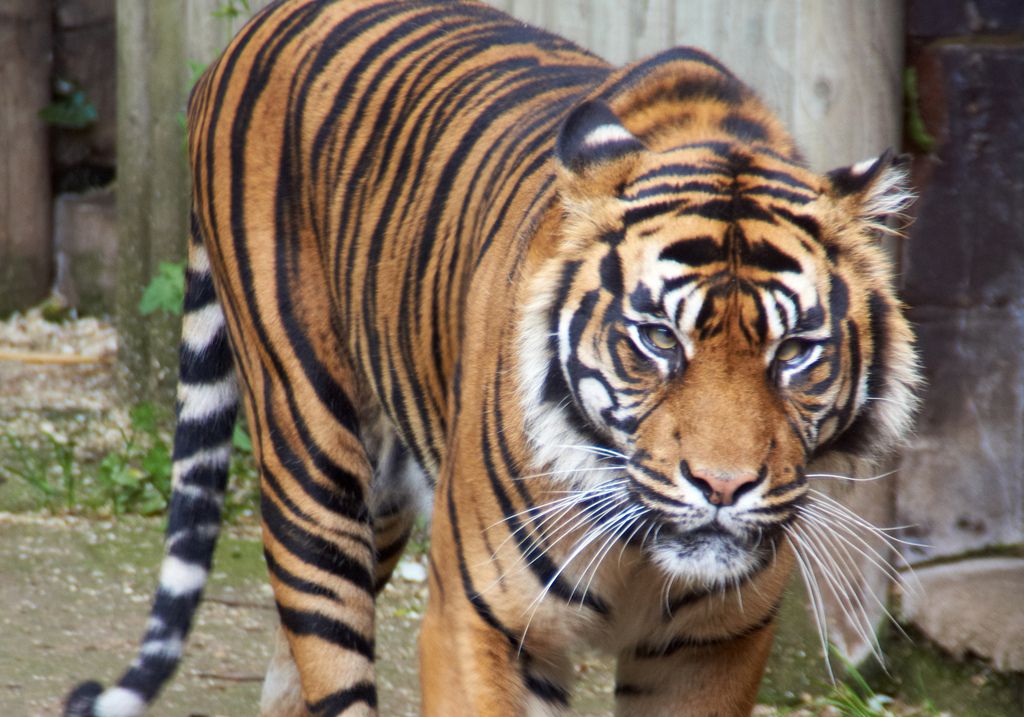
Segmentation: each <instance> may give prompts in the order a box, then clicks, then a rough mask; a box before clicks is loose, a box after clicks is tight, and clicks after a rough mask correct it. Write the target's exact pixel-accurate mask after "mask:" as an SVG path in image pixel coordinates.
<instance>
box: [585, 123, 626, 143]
mask: <svg viewBox="0 0 1024 717" xmlns="http://www.w3.org/2000/svg"><path fill="white" fill-rule="evenodd" d="M635 141H636V137H634V136H633V133H632V132H630V131H629V130H628V129H626V128H625V127H623V126H622V125H620V124H603V125H601V126H599V127H595V128H594V129H592V130H590V131H589V132H587V134H586V136H585V137H584V138H583V145H584V146H586V147H600V146H601V145H603V144H614V143H617V142H635Z"/></svg>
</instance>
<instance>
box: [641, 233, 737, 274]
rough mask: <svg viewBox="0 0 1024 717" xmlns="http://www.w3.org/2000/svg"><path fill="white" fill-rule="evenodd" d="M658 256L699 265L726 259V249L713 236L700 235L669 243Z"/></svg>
mask: <svg viewBox="0 0 1024 717" xmlns="http://www.w3.org/2000/svg"><path fill="white" fill-rule="evenodd" d="M658 258H659V259H661V260H663V261H674V262H678V263H680V264H686V265H687V266H692V267H698V266H705V265H707V264H714V263H715V262H719V261H725V259H726V257H725V249H724V248H723V247H722V246H721V245H720V244H719V243H718V242H717V241H715V240H714V239H713V238H712V237H710V236H700V237H694V238H692V239H683V240H680V241H677V242H673V243H672V244H669V245H668V246H667V247H665V248H664V249H662V250H661V254H659V255H658Z"/></svg>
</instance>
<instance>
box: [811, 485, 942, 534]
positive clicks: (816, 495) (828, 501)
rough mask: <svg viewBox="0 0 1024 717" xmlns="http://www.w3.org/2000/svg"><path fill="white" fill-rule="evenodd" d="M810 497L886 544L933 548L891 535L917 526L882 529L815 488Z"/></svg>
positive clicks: (812, 489)
mask: <svg viewBox="0 0 1024 717" xmlns="http://www.w3.org/2000/svg"><path fill="white" fill-rule="evenodd" d="M811 494H813V495H811ZM808 497H810V498H811V500H813V501H814V502H815V503H817V504H818V505H819V506H821V507H822V508H825V509H828V508H829V507H831V508H832V510H831V511H830V512H832V513H833V514H834V515H835V516H836V517H840V518H845V519H847V520H848V521H852V522H855V523H857V524H858V525H860V526H862V527H864V528H866V529H867V530H869V531H870V532H872V533H874V534H876V535H878V537H880V538H883V539H884V540H885V541H886V542H889V541H895V542H897V543H900V544H901V545H908V546H911V547H914V548H930V547H931V546H930V545H928V544H926V543H917V542H914V541H912V540H904V539H902V538H897V537H896V536H894V535H889V533H890V532H894V531H899V530H906V529H908V528H913V527H915V526H912V525H905V526H894V527H890V528H880V527H878V526H877V525H874V524H873V523H870V522H868V521H866V520H864V518H862V517H860V516H859V515H857V514H856V513H854V512H853V511H852V510H850V509H849V508H847V507H846V506H845V505H843V504H842V503H840V502H839V501H837V500H835V499H834V498H832V497H831V496H830V495H828V494H826V493H822V492H821V491H819V490H815V489H814V488H811V490H810V492H809V493H808Z"/></svg>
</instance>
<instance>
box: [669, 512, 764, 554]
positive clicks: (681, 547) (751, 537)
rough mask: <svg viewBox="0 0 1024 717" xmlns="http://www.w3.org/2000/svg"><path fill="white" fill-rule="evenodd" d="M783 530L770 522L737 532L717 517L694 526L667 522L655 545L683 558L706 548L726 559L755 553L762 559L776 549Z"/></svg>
mask: <svg viewBox="0 0 1024 717" xmlns="http://www.w3.org/2000/svg"><path fill="white" fill-rule="evenodd" d="M780 533H781V528H779V526H768V527H765V528H763V529H761V530H760V531H750V530H747V531H742V532H736V531H735V530H731V529H729V528H727V527H726V526H724V525H722V524H721V523H719V522H718V521H717V520H715V521H712V522H711V523H709V524H707V525H703V526H701V527H699V528H693V529H686V528H684V527H682V526H679V525H678V524H669V523H665V524H663V525H662V527H661V529H660V530H658V531H657V537H656V538H655V540H654V541H653V547H654V548H655V549H658V550H666V549H667V550H669V551H671V552H673V553H674V554H675V555H676V556H677V557H679V558H680V559H686V558H689V557H692V556H694V555H697V554H700V553H704V552H713V553H716V554H718V555H719V556H721V557H722V558H723V559H728V558H740V557H748V558H749V557H751V556H753V557H754V558H755V559H760V558H762V557H763V556H765V555H767V554H770V553H771V552H772V550H773V548H774V546H775V544H776V541H777V540H778V536H779V535H780Z"/></svg>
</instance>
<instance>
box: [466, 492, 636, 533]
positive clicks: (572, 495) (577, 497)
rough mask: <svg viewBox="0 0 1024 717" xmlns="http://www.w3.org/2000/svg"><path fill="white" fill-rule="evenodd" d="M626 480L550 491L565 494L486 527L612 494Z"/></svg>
mask: <svg viewBox="0 0 1024 717" xmlns="http://www.w3.org/2000/svg"><path fill="white" fill-rule="evenodd" d="M625 482H626V481H625V480H621V481H611V482H609V483H604V484H602V485H600V486H597V487H595V488H587V489H584V490H567V491H548V492H549V493H552V494H563V493H564V494H565V495H563V496H562V497H561V498H556V499H555V500H552V501H548V502H546V503H538V504H537V505H533V506H530V507H529V508H526V509H525V510H521V511H519V512H518V513H512V514H510V515H507V516H505V517H504V518H502V519H501V520H499V521H496V522H494V523H492V524H491V525H489V526H487V528H485V530H491V529H493V528H496V527H498V526H499V525H501V524H503V523H507V522H508V521H510V520H512V519H514V518H519V517H523V516H530V517H535V516H534V515H533V514H536V515H537V516H539V515H542V514H543V513H546V512H550V511H549V510H548V509H549V508H556V507H557V506H559V505H560V504H566V503H570V504H571V503H578V502H581V501H584V500H586V499H588V498H590V497H595V496H600V495H604V494H610V493H612V492H615V491H617V490H618V488H619V487H620V486H621V485H622V484H624V483H625Z"/></svg>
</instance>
